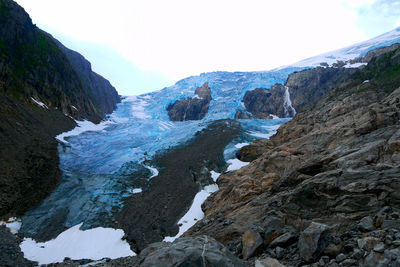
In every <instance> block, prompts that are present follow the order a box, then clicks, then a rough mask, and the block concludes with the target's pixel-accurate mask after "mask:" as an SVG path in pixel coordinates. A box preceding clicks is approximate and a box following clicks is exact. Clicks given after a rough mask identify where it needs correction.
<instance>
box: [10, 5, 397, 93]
mask: <svg viewBox="0 0 400 267" xmlns="http://www.w3.org/2000/svg"><path fill="white" fill-rule="evenodd" d="M17 2H18V3H19V4H20V5H22V6H23V7H24V8H25V10H26V11H27V12H28V13H29V14H30V16H31V18H32V20H33V22H34V23H36V24H37V25H38V26H39V27H41V28H43V29H44V30H46V31H48V32H50V33H51V34H53V35H54V36H55V37H56V38H58V39H60V41H62V42H63V43H64V44H66V45H67V46H68V47H70V48H72V49H74V50H77V51H78V52H80V53H82V54H83V55H84V56H85V57H87V58H88V59H89V60H90V61H91V62H92V65H93V68H94V70H95V71H97V72H99V73H100V74H101V75H103V76H104V77H105V78H107V79H109V80H110V81H111V83H112V84H113V85H115V86H116V88H117V90H118V91H119V92H120V93H122V94H136V93H141V92H144V91H150V90H156V89H161V88H162V87H163V86H168V85H172V84H173V82H174V81H177V80H179V79H181V78H184V77H187V76H190V75H198V74H199V73H201V72H209V71H216V70H226V71H253V70H268V69H272V68H275V67H278V66H282V65H286V64H290V63H294V62H296V61H299V60H301V59H304V58H308V57H311V56H314V55H318V54H321V53H324V52H328V51H330V50H335V49H339V48H342V47H344V46H348V45H351V44H354V43H357V42H360V41H363V40H366V39H369V38H372V37H374V36H376V35H379V34H382V33H384V32H387V31H390V30H392V29H393V28H395V27H397V26H399V25H400V16H399V15H400V0H324V1H321V0H302V1H299V0H279V1H276V0H273V1H272V0H271V1H270V0H201V1H199V0H196V1H194V0H133V1H132V0H113V1H109V0H35V1H33V0H17Z"/></svg>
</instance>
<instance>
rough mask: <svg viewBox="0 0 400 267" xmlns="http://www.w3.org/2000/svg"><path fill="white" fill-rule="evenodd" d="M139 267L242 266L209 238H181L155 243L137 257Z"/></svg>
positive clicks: (221, 246)
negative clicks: (170, 241)
mask: <svg viewBox="0 0 400 267" xmlns="http://www.w3.org/2000/svg"><path fill="white" fill-rule="evenodd" d="M138 262H140V264H139V266H141V267H150V266H215V267H220V266H221V267H223V266H226V267H228V266H229V267H230V266H238V267H239V266H240V267H242V266H243V267H244V264H243V263H242V262H241V261H240V260H239V259H238V258H236V257H235V256H234V255H233V254H232V253H231V252H230V251H229V250H228V249H227V248H226V247H224V246H223V245H222V244H221V243H219V242H218V241H216V240H215V239H214V238H212V237H209V236H199V237H194V238H192V237H183V238H178V239H177V240H175V241H174V242H173V243H165V242H164V243H155V244H152V245H150V246H149V247H147V248H146V249H144V250H143V251H142V252H141V253H140V254H139V256H138Z"/></svg>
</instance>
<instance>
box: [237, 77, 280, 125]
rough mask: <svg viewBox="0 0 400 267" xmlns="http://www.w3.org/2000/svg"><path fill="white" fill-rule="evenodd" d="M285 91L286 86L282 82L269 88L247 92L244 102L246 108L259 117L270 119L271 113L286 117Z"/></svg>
mask: <svg viewBox="0 0 400 267" xmlns="http://www.w3.org/2000/svg"><path fill="white" fill-rule="evenodd" d="M284 93H285V87H284V86H283V85H280V84H276V85H273V86H272V87H271V89H269V90H266V89H263V88H257V89H254V90H251V91H248V92H247V93H246V94H245V96H244V98H243V103H244V106H245V108H246V110H247V111H248V112H250V113H251V114H252V115H253V116H254V117H256V118H258V119H269V118H271V114H273V115H276V116H278V117H285V111H284V108H283V97H284Z"/></svg>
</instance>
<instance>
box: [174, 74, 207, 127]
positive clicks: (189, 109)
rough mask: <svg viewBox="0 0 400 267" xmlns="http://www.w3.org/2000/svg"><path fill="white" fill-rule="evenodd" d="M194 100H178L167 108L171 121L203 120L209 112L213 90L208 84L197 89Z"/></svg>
mask: <svg viewBox="0 0 400 267" xmlns="http://www.w3.org/2000/svg"><path fill="white" fill-rule="evenodd" d="M195 94H196V95H197V96H196V97H194V98H187V99H182V100H178V101H176V102H175V103H173V104H172V105H169V106H168V108H167V111H168V116H169V118H170V120H171V121H187V120H201V119H202V118H204V116H205V115H206V114H207V112H208V105H209V104H210V101H211V89H210V87H208V83H207V82H206V83H204V84H203V86H201V87H199V88H197V89H196V91H195Z"/></svg>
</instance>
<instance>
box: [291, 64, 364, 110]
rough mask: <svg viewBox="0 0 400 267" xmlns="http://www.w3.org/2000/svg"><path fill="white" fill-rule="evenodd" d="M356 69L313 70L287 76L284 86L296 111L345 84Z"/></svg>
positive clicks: (319, 68)
mask: <svg viewBox="0 0 400 267" xmlns="http://www.w3.org/2000/svg"><path fill="white" fill-rule="evenodd" d="M356 71H357V69H353V68H321V67H318V68H314V69H311V70H305V71H300V72H296V73H293V74H291V75H289V78H288V80H287V81H286V86H287V87H289V92H290V98H291V99H292V104H293V107H294V108H295V109H296V111H302V110H303V109H304V108H305V107H307V106H309V105H311V104H313V103H314V102H316V101H317V100H319V99H321V98H322V97H323V96H324V95H325V94H326V92H328V91H330V90H331V89H333V88H335V87H336V86H338V85H339V84H341V83H343V82H345V81H346V80H347V79H348V78H349V77H350V75H352V74H353V73H355V72H356Z"/></svg>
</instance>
